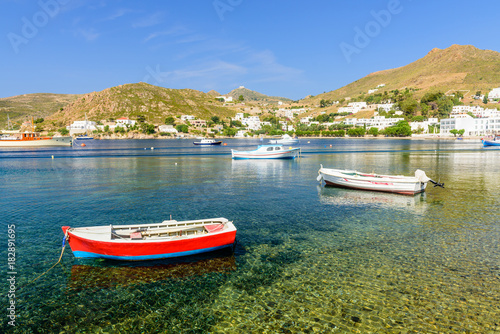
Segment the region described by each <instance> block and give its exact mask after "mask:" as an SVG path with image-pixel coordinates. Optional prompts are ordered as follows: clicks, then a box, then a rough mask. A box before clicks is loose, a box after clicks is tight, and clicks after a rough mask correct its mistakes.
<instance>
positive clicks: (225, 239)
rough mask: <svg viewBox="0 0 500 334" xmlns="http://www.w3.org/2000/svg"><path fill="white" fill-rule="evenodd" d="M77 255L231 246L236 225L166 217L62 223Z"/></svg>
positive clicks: (180, 252)
mask: <svg viewBox="0 0 500 334" xmlns="http://www.w3.org/2000/svg"><path fill="white" fill-rule="evenodd" d="M62 230H63V232H64V234H65V235H66V239H67V240H68V243H69V245H70V247H71V250H72V251H73V254H74V255H75V257H77V258H104V259H112V260H126V261H142V260H153V259H164V258H170V257H180V256H187V255H193V254H199V253H205V252H210V251H214V250H218V249H222V248H225V247H233V245H234V242H235V239H236V228H235V227H234V225H233V223H232V222H230V221H229V220H227V219H226V218H213V219H202V220H188V221H182V222H178V221H175V220H166V221H163V222H162V223H159V224H138V225H108V226H93V227H76V228H72V227H69V226H63V227H62Z"/></svg>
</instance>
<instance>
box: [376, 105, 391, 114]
mask: <svg viewBox="0 0 500 334" xmlns="http://www.w3.org/2000/svg"><path fill="white" fill-rule="evenodd" d="M379 109H382V110H383V111H385V112H388V111H391V110H392V109H394V103H381V104H377V110H379Z"/></svg>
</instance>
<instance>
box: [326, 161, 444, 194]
mask: <svg viewBox="0 0 500 334" xmlns="http://www.w3.org/2000/svg"><path fill="white" fill-rule="evenodd" d="M318 174H319V176H318V178H317V180H318V181H319V182H321V181H322V180H324V181H325V184H326V185H330V186H335V187H341V188H350V189H358V190H371V191H383V192H389V193H396V194H403V195H415V194H418V193H421V192H423V191H425V188H426V187H427V183H428V182H432V183H434V184H435V186H440V187H443V188H444V184H442V183H439V182H435V181H433V180H431V179H430V178H428V177H427V175H425V172H424V171H422V170H420V169H417V170H416V171H415V176H402V175H378V174H373V173H372V174H370V173H360V172H358V171H355V170H344V169H332V168H323V165H321V168H320V169H319V171H318Z"/></svg>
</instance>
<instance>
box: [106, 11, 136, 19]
mask: <svg viewBox="0 0 500 334" xmlns="http://www.w3.org/2000/svg"><path fill="white" fill-rule="evenodd" d="M132 12H133V11H132V10H130V9H126V8H120V9H118V10H116V11H115V12H114V13H113V14H111V15H109V16H108V17H105V18H104V19H102V21H113V20H116V19H117V18H120V17H122V16H124V15H126V14H128V13H132Z"/></svg>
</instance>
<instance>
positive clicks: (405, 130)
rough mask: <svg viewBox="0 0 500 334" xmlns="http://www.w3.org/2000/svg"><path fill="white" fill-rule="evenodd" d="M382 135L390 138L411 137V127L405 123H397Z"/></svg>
mask: <svg viewBox="0 0 500 334" xmlns="http://www.w3.org/2000/svg"><path fill="white" fill-rule="evenodd" d="M384 134H386V135H387V136H390V137H409V136H411V127H410V125H409V124H408V122H407V121H399V122H397V123H396V124H395V125H393V126H391V127H388V128H386V129H385V130H384Z"/></svg>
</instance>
